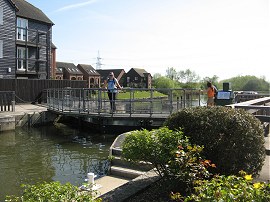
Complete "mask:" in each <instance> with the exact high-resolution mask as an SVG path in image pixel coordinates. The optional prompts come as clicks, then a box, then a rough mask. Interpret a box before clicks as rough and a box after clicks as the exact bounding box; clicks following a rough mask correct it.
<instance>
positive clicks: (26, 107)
mask: <svg viewBox="0 0 270 202" xmlns="http://www.w3.org/2000/svg"><path fill="white" fill-rule="evenodd" d="M43 111H47V108H46V107H42V106H38V105H33V104H16V105H15V111H14V112H0V116H5V115H22V114H24V113H27V114H31V113H34V112H43Z"/></svg>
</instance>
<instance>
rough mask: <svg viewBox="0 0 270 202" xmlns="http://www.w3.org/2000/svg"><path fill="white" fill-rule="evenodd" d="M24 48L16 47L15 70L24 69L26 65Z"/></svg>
mask: <svg viewBox="0 0 270 202" xmlns="http://www.w3.org/2000/svg"><path fill="white" fill-rule="evenodd" d="M26 55H27V52H26V49H25V48H23V47H18V48H17V70H26V68H27V66H28V64H27V63H28V62H27V60H26V58H27V56H26Z"/></svg>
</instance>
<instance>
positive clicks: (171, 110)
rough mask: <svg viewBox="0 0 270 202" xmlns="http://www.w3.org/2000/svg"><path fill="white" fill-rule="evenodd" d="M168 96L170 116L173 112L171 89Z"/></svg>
mask: <svg viewBox="0 0 270 202" xmlns="http://www.w3.org/2000/svg"><path fill="white" fill-rule="evenodd" d="M169 96H170V114H172V112H173V95H172V89H170V93H169Z"/></svg>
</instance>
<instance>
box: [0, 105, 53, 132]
mask: <svg viewBox="0 0 270 202" xmlns="http://www.w3.org/2000/svg"><path fill="white" fill-rule="evenodd" d="M57 117H58V116H57V115H56V114H54V113H51V112H49V111H48V110H47V108H46V107H43V106H38V105H32V104H16V105H15V110H14V111H8V112H1V113H0V126H1V127H0V132H1V131H9V130H15V128H16V127H24V126H27V127H32V126H37V125H46V124H50V123H53V122H54V121H55V120H56V119H57Z"/></svg>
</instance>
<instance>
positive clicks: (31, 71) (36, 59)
mask: <svg viewBox="0 0 270 202" xmlns="http://www.w3.org/2000/svg"><path fill="white" fill-rule="evenodd" d="M53 25H54V24H53V22H52V21H51V20H50V19H49V18H48V17H47V16H46V15H45V14H44V13H43V12H42V11H41V10H40V9H38V8H36V7H35V6H33V5H32V4H30V3H28V2H27V1H25V0H0V30H1V32H0V78H1V77H2V78H33V79H48V78H50V76H51V73H50V69H51V44H52V43H51V41H52V26H53Z"/></svg>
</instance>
